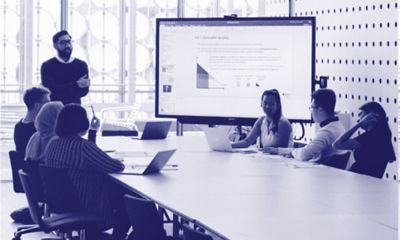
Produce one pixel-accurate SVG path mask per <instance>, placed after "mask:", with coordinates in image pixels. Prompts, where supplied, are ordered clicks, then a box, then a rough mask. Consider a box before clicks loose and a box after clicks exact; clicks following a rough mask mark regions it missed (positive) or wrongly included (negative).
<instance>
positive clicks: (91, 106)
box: [90, 105, 96, 117]
mask: <svg viewBox="0 0 400 240" xmlns="http://www.w3.org/2000/svg"><path fill="white" fill-rule="evenodd" d="M90 108H91V109H92V113H93V117H95V116H96V114H94V108H93V105H90Z"/></svg>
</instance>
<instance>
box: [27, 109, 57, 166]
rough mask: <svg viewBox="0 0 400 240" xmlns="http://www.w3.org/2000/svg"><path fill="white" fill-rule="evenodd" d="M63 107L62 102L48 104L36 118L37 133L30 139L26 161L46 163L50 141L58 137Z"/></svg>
mask: <svg viewBox="0 0 400 240" xmlns="http://www.w3.org/2000/svg"><path fill="white" fill-rule="evenodd" d="M63 107H64V105H63V104H62V103H61V102H48V103H46V104H45V105H43V107H42V108H41V109H40V111H39V113H38V115H37V116H36V118H35V128H36V130H37V132H36V133H34V134H33V135H32V137H31V138H30V139H29V142H28V145H27V146H26V153H25V160H28V159H29V160H31V161H38V162H44V160H45V158H44V150H45V148H46V147H47V144H48V143H49V141H50V139H51V138H53V137H54V136H55V135H56V133H55V127H56V120H57V116H58V114H59V113H60V111H61V109H62V108H63Z"/></svg>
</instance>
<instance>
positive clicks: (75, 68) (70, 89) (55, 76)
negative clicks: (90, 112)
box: [40, 57, 89, 105]
mask: <svg viewBox="0 0 400 240" xmlns="http://www.w3.org/2000/svg"><path fill="white" fill-rule="evenodd" d="M40 74H41V78H42V84H43V86H45V87H47V88H48V89H49V90H50V91H51V94H50V99H51V100H52V101H61V102H62V103H63V104H64V105H65V104H68V103H78V104H80V103H81V97H84V96H86V94H87V93H88V92H89V88H88V87H86V88H80V87H79V86H78V84H77V81H78V80H79V79H80V78H81V77H82V76H84V75H87V77H89V75H88V66H87V64H86V63H85V62H83V61H82V60H79V59H77V58H75V59H74V60H73V61H72V62H70V63H61V62H60V61H59V60H58V59H57V58H55V57H54V58H51V59H49V60H47V61H46V62H44V63H43V64H42V67H41V70H40Z"/></svg>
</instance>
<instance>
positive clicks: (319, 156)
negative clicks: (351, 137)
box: [266, 88, 345, 162]
mask: <svg viewBox="0 0 400 240" xmlns="http://www.w3.org/2000/svg"><path fill="white" fill-rule="evenodd" d="M311 98H312V101H311V106H310V108H309V109H310V111H311V115H312V118H313V120H314V122H315V123H317V124H319V127H320V128H319V129H318V130H317V132H316V133H315V136H314V137H313V139H312V140H311V141H310V142H309V143H308V144H307V145H305V146H304V147H301V148H294V149H293V148H288V149H267V151H266V152H269V153H279V154H282V155H286V156H289V157H293V158H295V159H297V160H301V161H309V160H313V161H321V162H323V161H325V160H327V159H329V158H330V157H332V156H334V155H339V154H343V153H345V151H342V150H336V149H334V148H333V147H332V144H333V142H334V141H335V140H336V139H337V138H338V137H339V136H340V135H342V134H343V133H344V132H345V129H344V127H343V125H342V123H341V122H340V121H339V118H338V117H336V116H335V105H336V95H335V92H334V91H333V90H331V89H325V88H324V89H318V90H317V91H315V92H313V93H312V96H311Z"/></svg>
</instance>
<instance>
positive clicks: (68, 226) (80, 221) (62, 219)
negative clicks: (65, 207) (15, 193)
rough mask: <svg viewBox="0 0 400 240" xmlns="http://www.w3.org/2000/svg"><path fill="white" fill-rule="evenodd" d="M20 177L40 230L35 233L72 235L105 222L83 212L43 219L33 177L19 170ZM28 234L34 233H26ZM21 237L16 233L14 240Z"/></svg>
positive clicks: (32, 214)
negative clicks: (55, 232) (56, 232)
mask: <svg viewBox="0 0 400 240" xmlns="http://www.w3.org/2000/svg"><path fill="white" fill-rule="evenodd" d="M19 176H20V179H21V183H22V186H23V188H24V191H25V195H26V198H27V200H28V204H29V211H30V213H31V216H32V219H33V220H34V221H35V222H36V223H37V224H38V226H39V229H38V230H34V231H43V232H46V233H49V232H52V231H55V230H59V231H60V232H62V233H70V232H72V231H75V230H77V231H78V230H83V229H85V228H88V227H90V226H99V225H101V224H102V222H103V220H102V219H101V218H99V217H97V216H94V215H90V214H87V213H81V212H76V213H65V214H56V215H52V216H50V217H47V218H42V214H41V210H40V206H39V200H38V197H37V194H36V189H35V185H34V184H32V178H31V176H30V175H29V174H28V173H26V172H24V171H23V170H19ZM28 232H33V231H26V232H24V233H28ZM21 235H22V234H21V233H19V232H17V233H15V234H14V238H13V240H20V239H21ZM81 236H82V235H81ZM83 236H84V234H83ZM81 239H82V238H81Z"/></svg>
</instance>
